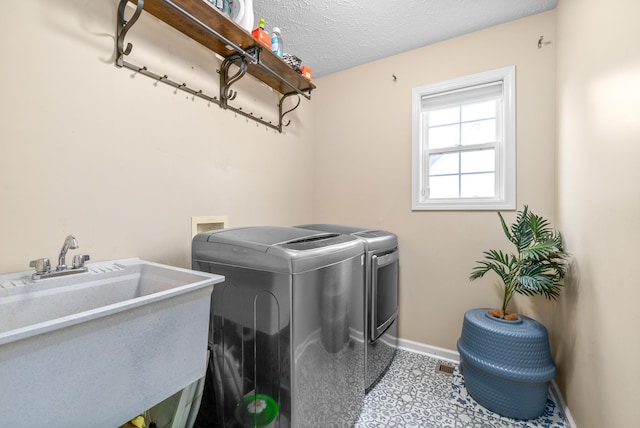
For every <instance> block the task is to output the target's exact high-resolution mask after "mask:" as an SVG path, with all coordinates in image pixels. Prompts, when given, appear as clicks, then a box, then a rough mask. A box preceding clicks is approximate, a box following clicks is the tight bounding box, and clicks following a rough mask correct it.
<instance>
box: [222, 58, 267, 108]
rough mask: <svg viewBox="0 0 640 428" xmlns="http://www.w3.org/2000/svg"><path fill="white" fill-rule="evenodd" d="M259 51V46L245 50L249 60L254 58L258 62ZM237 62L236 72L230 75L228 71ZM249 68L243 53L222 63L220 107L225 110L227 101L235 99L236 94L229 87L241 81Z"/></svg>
mask: <svg viewBox="0 0 640 428" xmlns="http://www.w3.org/2000/svg"><path fill="white" fill-rule="evenodd" d="M260 51H261V48H260V47H259V46H253V47H251V48H248V49H247V50H246V53H247V54H249V55H250V59H251V60H252V61H253V59H254V58H256V59H257V60H258V61H260ZM236 62H238V64H237V66H238V71H237V72H236V73H235V74H233V75H230V74H229V70H230V68H231V66H232V65H233V64H236ZM248 68H249V61H248V59H247V55H245V54H244V53H240V52H239V53H235V54H233V55H231V56H228V57H226V58H225V59H224V61H222V65H221V66H220V107H221V108H227V107H228V103H227V101H232V100H233V99H235V97H236V95H238V93H237V92H236V91H234V90H233V89H231V85H233V84H234V83H236V82H237V81H238V80H240V79H242V78H243V77H244V75H245V74H246V73H247V70H248Z"/></svg>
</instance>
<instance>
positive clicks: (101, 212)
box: [0, 0, 640, 428]
mask: <svg viewBox="0 0 640 428" xmlns="http://www.w3.org/2000/svg"><path fill="white" fill-rule="evenodd" d="M116 6H117V1H116V0H110V1H101V2H94V1H90V0H83V1H78V0H75V1H74V0H33V1H29V2H12V3H9V4H8V5H6V6H5V9H4V12H3V14H2V18H0V36H2V37H0V51H1V52H2V53H3V57H2V68H1V71H0V73H1V74H0V75H1V76H2V80H3V82H4V83H5V84H4V85H3V93H2V97H1V101H0V109H1V111H0V113H1V116H0V117H1V119H0V120H1V121H2V122H1V125H2V126H0V208H1V212H0V239H2V245H0V273H5V272H12V271H17V270H24V269H26V268H27V263H28V261H29V260H31V259H33V258H36V257H49V258H51V259H54V260H55V258H56V256H57V252H58V250H59V247H60V245H61V243H62V240H63V239H64V237H65V236H66V235H67V234H69V233H72V234H74V235H75V236H76V237H77V238H78V240H79V242H80V245H81V251H83V252H86V253H89V254H91V256H92V258H93V259H94V260H107V259H112V258H119V257H127V256H139V257H142V258H145V259H149V260H154V261H158V262H163V263H170V264H175V265H179V266H188V265H189V253H190V249H189V245H190V218H191V216H193V215H228V216H229V219H230V225H231V226H243V225H256V224H279V225H287V224H294V223H298V222H300V223H301V222H308V221H327V222H340V223H346V224H355V225H364V226H370V227H379V228H384V229H388V230H392V231H394V232H396V233H397V234H398V236H399V238H400V245H401V251H402V266H401V287H402V290H401V301H400V304H401V307H402V309H401V316H400V329H401V336H402V337H403V338H404V339H409V340H414V341H418V342H423V343H426V344H430V345H435V346H440V347H443V348H448V349H455V342H456V340H457V337H458V336H459V331H460V324H461V319H462V314H463V313H464V311H465V310H467V309H469V308H473V307H479V306H497V305H498V304H499V301H500V300H499V296H498V292H497V291H495V290H494V287H495V286H494V282H495V281H494V280H493V279H490V278H488V279H485V280H483V281H480V282H477V283H469V281H468V279H467V277H468V274H469V271H470V269H471V267H472V266H473V264H474V260H477V259H478V258H479V257H480V254H481V251H482V250H484V249H487V248H498V247H504V248H507V247H508V246H507V245H506V242H505V239H504V237H503V236H502V232H501V230H500V227H499V224H498V221H497V216H496V215H495V213H493V212H412V211H411V198H410V190H411V189H410V183H411V171H410V164H411V110H410V106H411V88H413V87H416V86H421V85H425V84H428V83H432V82H438V81H441V80H446V79H451V78H454V77H458V76H464V75H468V74H472V73H476V72H480V71H485V70H489V69H494V68H498V67H503V66H506V65H510V64H515V65H516V67H517V85H518V86H517V97H518V98H517V132H518V134H517V138H518V154H517V158H518V175H517V177H518V183H517V190H518V206H519V207H521V206H522V205H523V204H525V203H526V204H529V205H530V207H531V208H533V209H534V210H535V211H537V212H538V213H540V214H542V215H545V216H547V217H549V218H550V219H551V220H552V222H553V223H554V224H556V225H557V226H558V227H559V228H560V229H561V230H562V232H563V233H564V235H565V237H566V242H567V247H568V249H569V251H570V252H572V253H573V254H574V266H573V270H572V274H571V276H570V281H569V284H568V286H567V287H566V290H565V291H564V293H563V295H562V297H561V300H560V301H559V302H558V303H557V304H554V303H548V302H546V301H544V300H542V299H534V300H532V301H529V300H526V299H517V301H516V306H517V309H519V310H520V311H521V312H523V313H525V314H528V315H531V316H534V317H536V318H538V319H540V320H541V321H542V322H544V323H545V324H546V325H547V326H548V327H550V332H551V336H552V346H553V348H554V355H555V357H556V360H557V362H558V366H559V375H558V382H559V384H560V386H561V388H562V391H563V393H564V396H565V399H566V400H567V401H568V404H569V407H570V409H571V411H572V414H573V416H574V419H575V420H576V422H577V423H578V426H580V427H581V428H584V427H587V428H589V427H602V426H612V427H613V426H616V427H617V426H630V424H631V423H632V421H637V420H639V419H640V409H639V408H638V406H637V398H638V393H637V392H636V387H637V385H638V384H639V381H640V371H639V370H638V368H637V366H636V365H635V364H634V360H635V358H634V356H635V355H637V354H638V351H640V342H639V341H638V340H637V337H638V335H637V332H636V331H635V327H637V326H638V325H640V318H639V315H638V312H637V311H636V302H637V301H638V300H639V298H640V296H639V291H638V288H637V282H638V281H637V280H635V277H636V275H634V273H633V271H632V270H631V267H632V266H634V264H635V263H637V260H638V259H640V257H638V256H639V254H638V252H639V251H638V249H637V248H638V246H637V245H634V244H636V243H637V242H640V239H639V238H640V236H639V235H640V228H638V226H637V219H638V218H639V217H640V216H639V214H640V213H639V211H640V194H639V193H638V190H637V187H634V185H635V183H637V182H638V181H640V180H639V179H640V177H639V175H640V173H639V172H638V171H639V169H638V167H637V165H636V163H637V162H636V160H637V159H638V158H640V153H639V151H640V146H639V145H638V141H637V140H638V139H637V137H638V135H639V134H640V128H639V125H638V124H639V123H640V121H638V119H637V117H636V116H637V112H638V111H640V109H639V108H638V107H640V106H639V105H638V101H637V100H639V99H640V85H639V83H638V82H639V81H640V79H639V78H638V76H639V75H640V55H639V52H640V51H639V50H638V48H637V41H638V40H640V30H639V29H638V28H640V27H638V26H637V25H636V23H635V20H636V17H637V16H639V15H640V10H639V6H638V4H637V2H636V1H635V0H618V1H617V2H615V4H607V5H604V3H603V2H598V1H596V0H587V1H580V2H579V1H577V0H561V1H560V2H559V7H558V10H557V24H558V30H557V34H556V28H555V27H556V11H552V12H547V13H544V14H540V15H536V16H533V17H530V18H526V19H522V20H519V21H515V22H512V23H508V24H505V25H501V26H498V27H494V28H491V29H488V30H484V31H480V32H477V33H474V34H471V35H468V36H464V37H459V38H456V39H453V40H449V41H446V42H442V43H438V44H436V45H432V46H428V47H424V48H422V49H418V50H415V51H411V52H408V53H405V54H401V55H397V56H394V57H391V58H387V59H384V60H381V61H377V62H375V63H371V64H367V65H364V66H361V67H357V68H354V69H351V70H347V71H344V72H341V73H337V74H334V75H330V76H326V77H323V78H321V79H317V82H316V83H317V85H318V90H317V91H316V92H314V95H313V100H312V101H311V102H306V101H303V103H302V106H301V107H300V108H299V109H298V110H297V111H296V112H294V113H293V114H292V115H291V116H292V117H291V119H292V121H293V123H292V125H291V126H290V127H289V128H287V130H286V132H285V133H284V134H282V135H281V134H277V133H276V132H274V131H271V130H267V129H266V128H265V127H262V126H257V125H256V124H255V123H254V122H249V121H247V120H245V119H244V118H241V117H236V116H235V115H234V114H233V113H231V112H228V111H222V110H220V109H219V108H218V107H217V106H215V105H207V103H206V102H204V101H202V100H200V99H195V100H194V99H192V98H191V97H190V96H187V95H186V94H183V93H174V91H173V89H171V88H169V87H167V86H165V85H162V84H159V85H154V83H153V81H151V80H150V79H148V78H146V77H144V76H134V75H133V73H132V72H130V71H129V70H126V69H119V68H117V67H115V66H114V65H113V60H114V31H115V11H116ZM540 35H544V37H545V40H546V41H551V42H552V43H551V44H550V45H547V46H545V47H544V48H543V49H538V48H537V40H538V38H539V36H540ZM129 40H131V41H132V42H133V43H134V51H133V53H132V55H131V58H130V60H131V61H132V62H137V63H140V64H141V65H148V66H149V67H150V68H152V69H157V70H158V71H159V72H161V73H167V74H169V75H170V76H171V77H174V76H175V79H176V80H179V79H180V80H184V81H187V82H189V83H190V84H193V85H194V86H196V87H201V88H203V90H205V92H213V93H215V91H216V88H217V81H216V76H217V75H216V74H215V69H216V68H217V67H218V66H219V61H218V60H216V59H215V58H214V57H213V56H212V55H211V54H210V53H209V52H207V51H206V50H204V49H202V48H201V47H199V46H198V45H197V44H195V43H193V42H191V41H189V40H188V39H186V38H185V37H183V36H181V35H179V34H177V33H176V32H175V31H174V30H172V29H170V28H168V27H166V26H165V25H164V24H161V23H158V22H157V21H155V20H154V19H151V18H149V17H145V18H143V19H142V20H141V22H139V23H138V24H137V25H136V27H134V29H133V30H132V31H131V32H130V37H129ZM556 58H557V59H556ZM556 61H557V67H556ZM556 70H557V93H556V91H555V83H556V75H555V74H556ZM392 74H395V75H396V76H397V81H396V82H394V81H393V78H392ZM239 87H240V89H241V90H242V89H245V92H244V94H247V95H240V97H241V100H240V101H241V102H242V103H245V105H249V106H251V108H256V109H257V111H260V113H259V114H265V115H268V114H273V111H274V110H273V109H265V107H264V106H265V105H275V103H276V102H277V100H276V97H275V95H274V94H272V93H271V92H270V91H269V90H268V89H266V88H264V87H263V86H262V85H260V84H255V83H252V82H251V81H245V82H241V83H240V85H239ZM556 101H557V102H556ZM556 106H557V120H556ZM263 111H264V113H263ZM556 121H557V123H558V129H557V133H556ZM556 135H557V141H558V146H557V159H558V162H557V168H556V165H555V163H556V145H555V141H556ZM556 171H557V180H556ZM556 181H557V185H556ZM556 190H557V195H556ZM507 217H508V218H513V213H508V214H507ZM54 263H55V262H54Z"/></svg>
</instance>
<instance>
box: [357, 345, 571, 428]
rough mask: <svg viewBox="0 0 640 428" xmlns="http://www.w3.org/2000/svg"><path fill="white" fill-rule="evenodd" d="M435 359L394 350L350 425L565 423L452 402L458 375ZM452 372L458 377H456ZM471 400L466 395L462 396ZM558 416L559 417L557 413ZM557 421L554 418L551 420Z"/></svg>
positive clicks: (435, 427) (430, 427) (534, 427)
mask: <svg viewBox="0 0 640 428" xmlns="http://www.w3.org/2000/svg"><path fill="white" fill-rule="evenodd" d="M437 363H438V360H436V359H434V358H431V357H428V356H425V355H422V354H418V353H414V352H409V351H405V350H398V353H397V355H396V358H395V359H394V361H393V363H392V364H391V366H390V367H389V369H388V371H387V373H386V374H385V375H384V376H383V377H382V379H380V381H379V382H378V384H377V385H376V386H375V387H374V388H373V389H372V390H371V391H370V392H369V394H367V396H366V397H365V402H364V406H363V409H362V412H361V413H360V417H359V418H358V421H357V422H356V424H355V425H354V428H413V427H416V428H418V427H419V428H516V427H517V428H524V427H526V428H550V427H553V428H556V427H558V428H562V427H565V426H566V425H560V424H557V425H553V424H544V423H540V422H535V421H534V422H533V423H532V421H527V424H523V421H515V420H513V419H508V418H503V417H500V416H498V415H495V414H494V415H495V416H496V417H488V416H487V414H486V412H487V410H486V409H484V411H485V412H484V413H482V412H478V411H477V410H478V409H477V407H475V406H473V405H471V406H461V405H459V404H458V405H456V403H455V400H453V399H452V392H453V390H454V382H456V383H455V385H457V388H458V391H459V392H460V391H463V392H464V386H463V385H462V389H460V381H461V375H460V374H459V373H458V372H457V370H456V372H454V376H450V375H446V374H442V373H437V372H436V370H435V369H436V364H437ZM456 375H457V376H459V378H456ZM466 398H468V399H469V400H472V399H471V398H470V397H466ZM560 417H562V416H561V415H560ZM554 421H556V422H557V419H554Z"/></svg>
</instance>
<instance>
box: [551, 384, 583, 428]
mask: <svg viewBox="0 0 640 428" xmlns="http://www.w3.org/2000/svg"><path fill="white" fill-rule="evenodd" d="M551 395H553V398H554V399H555V400H556V403H557V404H558V407H560V408H561V409H562V413H564V417H565V419H566V420H567V424H568V425H569V427H568V428H577V425H576V422H575V421H574V420H573V416H571V412H570V411H569V407H567V403H565V401H564V398H563V397H562V394H561V393H560V388H558V384H557V383H556V381H555V379H551Z"/></svg>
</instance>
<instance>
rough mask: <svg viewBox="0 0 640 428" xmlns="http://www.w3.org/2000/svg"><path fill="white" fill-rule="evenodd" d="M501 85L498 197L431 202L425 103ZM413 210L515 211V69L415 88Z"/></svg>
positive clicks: (474, 75) (497, 159)
mask: <svg viewBox="0 0 640 428" xmlns="http://www.w3.org/2000/svg"><path fill="white" fill-rule="evenodd" d="M500 81H501V82H502V88H503V92H502V102H501V107H502V110H501V112H500V115H499V116H500V117H501V119H502V120H501V121H500V122H499V123H500V128H501V133H502V138H500V139H499V141H497V142H496V146H495V153H496V162H495V169H496V170H495V178H496V194H495V196H494V197H492V198H479V197H478V198H450V199H435V198H434V199H430V198H429V197H428V194H429V192H428V186H429V183H428V178H429V161H428V156H427V155H426V153H427V147H426V141H424V140H425V137H424V134H425V126H424V125H425V124H424V123H423V114H422V113H423V111H422V99H423V97H427V96H434V95H437V94H440V93H446V92H451V91H456V90H461V89H464V88H470V87H473V86H479V85H486V84H491V83H495V82H500ZM412 105H413V119H412V125H413V137H412V140H413V141H412V174H411V175H412V189H411V194H412V209H413V210H514V209H515V208H516V68H515V66H508V67H503V68H499V69H496V70H491V71H486V72H483V73H478V74H473V75H471V76H465V77H461V78H457V79H452V80H447V81H444V82H439V83H435V84H430V85H425V86H420V87H417V88H413V91H412Z"/></svg>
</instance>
